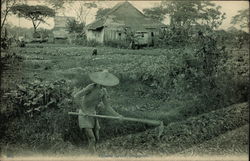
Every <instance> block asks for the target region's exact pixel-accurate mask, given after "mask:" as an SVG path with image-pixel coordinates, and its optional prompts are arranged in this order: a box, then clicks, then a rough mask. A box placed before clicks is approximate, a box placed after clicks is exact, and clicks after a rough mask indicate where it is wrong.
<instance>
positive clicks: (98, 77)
mask: <svg viewBox="0 0 250 161" xmlns="http://www.w3.org/2000/svg"><path fill="white" fill-rule="evenodd" d="M89 77H90V79H91V80H92V81H93V82H94V83H92V84H89V85H88V86H87V87H85V88H83V89H82V90H80V91H79V92H77V93H76V94H74V100H75V104H76V106H77V107H78V108H79V112H69V114H72V115H78V121H79V127H80V129H81V130H83V132H84V133H85V135H86V136H87V138H88V143H89V150H90V151H91V152H95V151H96V149H95V144H96V141H98V140H99V130H100V125H99V122H98V119H97V118H105V119H118V120H124V121H134V122H141V123H147V124H150V125H154V126H158V127H159V128H158V129H159V130H158V139H159V138H160V136H161V134H162V132H163V128H164V125H163V121H160V120H149V119H141V118H130V117H123V116H122V115H120V114H118V113H117V112H115V111H114V109H113V108H111V107H110V106H109V103H108V102H107V90H106V89H105V88H104V87H105V86H115V85H117V84H119V79H118V78H117V77H116V76H114V75H113V74H111V73H109V72H108V71H107V70H104V71H103V72H95V73H91V74H90V75H89ZM99 112H103V113H105V114H107V115H98V113H99Z"/></svg>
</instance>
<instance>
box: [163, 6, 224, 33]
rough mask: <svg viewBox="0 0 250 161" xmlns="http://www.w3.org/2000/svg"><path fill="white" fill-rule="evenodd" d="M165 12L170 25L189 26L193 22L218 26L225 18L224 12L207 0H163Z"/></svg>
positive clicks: (212, 26)
mask: <svg viewBox="0 0 250 161" xmlns="http://www.w3.org/2000/svg"><path fill="white" fill-rule="evenodd" d="M162 5H163V7H164V8H165V11H166V13H167V14H168V15H169V16H170V25H172V26H179V27H183V26H190V25H194V24H201V25H207V26H209V27H211V28H213V29H214V28H218V27H219V26H220V25H221V23H222V21H223V20H224V19H225V13H222V12H221V11H220V8H221V7H220V6H216V5H215V4H214V3H212V2H209V1H164V2H162Z"/></svg>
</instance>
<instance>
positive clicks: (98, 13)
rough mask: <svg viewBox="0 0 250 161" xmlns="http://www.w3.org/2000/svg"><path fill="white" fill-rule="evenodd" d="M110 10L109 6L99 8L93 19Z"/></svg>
mask: <svg viewBox="0 0 250 161" xmlns="http://www.w3.org/2000/svg"><path fill="white" fill-rule="evenodd" d="M110 10H111V8H100V9H99V10H98V11H97V12H96V15H95V19H96V20H97V19H99V18H101V17H102V16H104V15H105V14H106V13H108V12H109V11H110Z"/></svg>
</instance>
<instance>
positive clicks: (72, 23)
mask: <svg viewBox="0 0 250 161" xmlns="http://www.w3.org/2000/svg"><path fill="white" fill-rule="evenodd" d="M84 26H85V25H84V23H82V22H80V23H79V22H77V21H76V20H69V21H68V22H67V30H68V31H69V33H73V32H75V33H81V32H82V31H83V28H84Z"/></svg>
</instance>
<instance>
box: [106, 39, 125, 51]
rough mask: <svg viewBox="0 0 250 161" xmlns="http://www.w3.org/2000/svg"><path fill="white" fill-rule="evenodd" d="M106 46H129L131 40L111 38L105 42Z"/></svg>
mask: <svg viewBox="0 0 250 161" xmlns="http://www.w3.org/2000/svg"><path fill="white" fill-rule="evenodd" d="M105 45H106V46H110V47H115V48H123V49H128V48H129V42H127V41H117V40H109V41H106V42H105Z"/></svg>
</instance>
